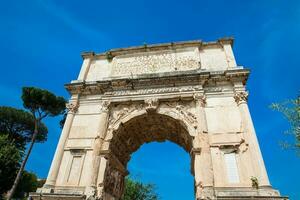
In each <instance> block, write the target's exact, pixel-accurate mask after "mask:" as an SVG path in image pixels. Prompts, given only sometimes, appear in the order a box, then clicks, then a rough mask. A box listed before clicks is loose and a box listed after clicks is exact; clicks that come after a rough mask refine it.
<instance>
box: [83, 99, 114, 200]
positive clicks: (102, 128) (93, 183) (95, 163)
mask: <svg viewBox="0 0 300 200" xmlns="http://www.w3.org/2000/svg"><path fill="white" fill-rule="evenodd" d="M109 105H110V102H109V101H102V103H101V109H100V112H101V113H100V116H99V126H98V130H97V137H96V138H95V142H94V145H93V158H92V166H91V176H90V178H89V181H90V182H89V183H88V184H87V187H86V190H85V194H86V195H87V196H95V195H96V192H97V191H96V189H97V177H98V172H99V168H100V161H101V146H102V143H103V140H104V139H105V136H106V132H107V127H108V118H109Z"/></svg>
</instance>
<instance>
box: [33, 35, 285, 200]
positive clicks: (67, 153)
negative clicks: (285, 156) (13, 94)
mask: <svg viewBox="0 0 300 200" xmlns="http://www.w3.org/2000/svg"><path fill="white" fill-rule="evenodd" d="M232 45H233V39H232V38H222V39H219V40H217V41H213V42H202V41H198V40H197V41H187V42H175V43H173V42H172V43H166V44H156V45H147V46H138V47H130V48H121V49H113V50H110V51H108V52H105V53H99V54H95V53H94V52H86V53H83V54H82V57H83V64H82V67H81V70H80V73H79V76H78V78H77V80H73V81H71V83H69V84H66V85H65V87H66V89H67V90H68V91H69V93H70V94H71V98H70V100H69V103H68V104H67V108H68V110H69V112H68V115H67V118H66V122H65V125H64V128H63V130H62V133H61V136H60V139H59V142H58V145H57V148H56V152H55V155H54V157H53V161H52V164H51V167H50V170H49V173H48V177H47V180H46V183H45V185H44V186H43V187H42V188H39V189H38V190H37V192H36V193H31V194H30V195H31V197H32V198H33V199H34V200H38V199H41V198H42V199H44V200H58V199H62V200H64V199H68V200H85V199H89V200H92V199H97V200H120V197H121V195H122V192H123V188H124V182H123V180H124V179H123V178H124V176H126V174H127V173H128V172H127V170H126V165H127V162H128V160H129V159H130V154H131V153H132V152H134V151H135V150H137V149H138V148H139V146H140V145H141V144H143V143H144V142H149V141H162V140H166V139H167V140H171V141H173V142H175V143H177V144H179V145H180V146H182V147H183V148H184V149H185V150H186V151H187V152H189V153H190V156H191V160H192V162H191V170H192V173H193V175H194V179H195V199H196V200H238V199H243V200H247V199H249V200H250V199H251V200H274V199H281V200H283V199H287V198H286V197H281V196H280V194H279V192H278V191H277V190H274V189H273V188H272V186H271V184H270V182H269V179H268V175H267V171H266V168H265V165H264V161H263V158H262V154H261V151H260V147H259V143H258V141H257V137H256V133H255V129H254V126H253V123H252V119H251V115H250V112H249V108H248V104H247V98H248V92H247V90H246V82H247V79H248V76H249V73H250V72H249V70H248V69H247V68H244V67H243V66H239V65H237V63H236V61H235V58H234V54H233V51H232ZM176 192H180V191H176Z"/></svg>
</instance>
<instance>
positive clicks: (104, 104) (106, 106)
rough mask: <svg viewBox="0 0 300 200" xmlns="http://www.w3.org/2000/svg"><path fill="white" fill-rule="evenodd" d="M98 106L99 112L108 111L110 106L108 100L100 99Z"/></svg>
mask: <svg viewBox="0 0 300 200" xmlns="http://www.w3.org/2000/svg"><path fill="white" fill-rule="evenodd" d="M100 106H101V107H100V112H108V111H109V107H110V101H107V100H104V101H101V103H100Z"/></svg>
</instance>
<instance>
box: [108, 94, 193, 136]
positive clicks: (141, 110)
mask: <svg viewBox="0 0 300 200" xmlns="http://www.w3.org/2000/svg"><path fill="white" fill-rule="evenodd" d="M153 102H157V103H153ZM195 109H196V107H195V103H194V101H193V100H190V101H174V100H173V101H163V102H159V103H158V100H156V99H146V100H145V101H144V102H136V103H133V102H126V103H120V104H113V105H111V107H110V116H109V121H108V130H107V134H106V136H105V140H106V141H109V140H111V139H112V137H113V135H114V132H116V131H117V130H118V129H119V128H120V126H122V125H123V124H125V123H126V122H129V121H130V120H131V119H133V118H136V117H138V116H142V115H145V114H150V115H151V114H159V115H165V116H168V117H170V118H173V119H174V120H178V122H179V123H180V124H182V126H183V127H184V128H185V129H186V130H187V132H188V133H189V134H190V135H191V136H192V137H194V136H196V135H197V126H198V125H197V117H196V115H195Z"/></svg>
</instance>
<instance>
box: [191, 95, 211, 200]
mask: <svg viewBox="0 0 300 200" xmlns="http://www.w3.org/2000/svg"><path fill="white" fill-rule="evenodd" d="M194 99H195V102H196V117H197V121H198V126H197V129H198V134H197V136H196V137H195V142H194V144H193V147H194V148H193V150H192V155H193V159H194V174H195V187H196V198H197V200H198V199H206V198H208V197H209V198H212V197H213V186H214V181H213V179H214V178H213V166H212V160H211V151H210V144H209V137H208V133H207V121H206V115H205V109H204V107H205V104H206V98H205V96H204V95H203V94H195V95H194Z"/></svg>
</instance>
